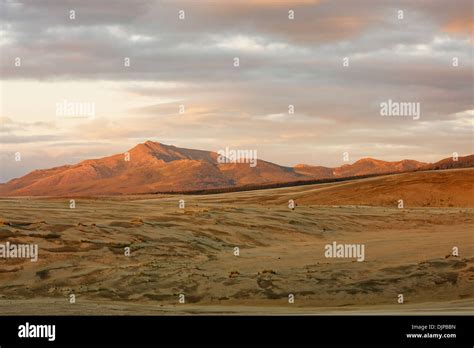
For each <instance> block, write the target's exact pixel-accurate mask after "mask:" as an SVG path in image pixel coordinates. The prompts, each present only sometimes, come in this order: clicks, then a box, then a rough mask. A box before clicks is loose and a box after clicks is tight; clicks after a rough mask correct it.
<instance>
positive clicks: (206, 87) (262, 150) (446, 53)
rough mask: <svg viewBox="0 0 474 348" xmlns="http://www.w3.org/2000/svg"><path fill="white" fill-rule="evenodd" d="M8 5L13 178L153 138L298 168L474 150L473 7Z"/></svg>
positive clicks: (369, 1) (4, 73)
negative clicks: (69, 111)
mask: <svg viewBox="0 0 474 348" xmlns="http://www.w3.org/2000/svg"><path fill="white" fill-rule="evenodd" d="M0 1H1V5H0V17H1V18H0V19H1V27H0V53H1V85H0V88H1V90H0V93H1V94H0V96H1V109H0V112H1V114H0V120H1V125H0V127H1V128H0V160H1V171H0V182H4V181H6V180H9V179H11V178H13V177H17V176H20V175H23V174H25V173H27V172H29V171H31V170H34V169H39V168H47V167H52V166H57V165H62V164H71V163H76V162H78V161H81V160H83V159H86V158H97V157H102V156H105V155H110V154H114V153H120V152H124V151H126V150H128V149H130V148H131V147H133V146H134V145H135V144H137V143H140V142H144V141H146V140H154V141H159V142H162V143H165V144H172V145H176V146H179V147H189V148H196V149H203V150H213V151H218V150H219V149H224V148H226V147H229V148H233V149H256V150H257V151H258V157H259V158H262V159H266V160H269V161H272V162H276V163H278V164H282V165H290V166H292V165H295V164H298V163H307V164H317V165H326V166H338V165H341V164H343V155H342V154H343V153H344V152H348V153H349V156H350V161H351V162H353V161H355V160H357V159H359V158H362V157H376V158H379V159H384V160H400V159H404V158H411V159H417V160H422V161H428V162H429V161H436V160H439V159H441V158H445V157H449V156H451V154H452V153H453V152H458V153H459V154H460V155H465V154H470V153H473V152H474V150H473V133H472V132H473V116H474V110H473V109H474V107H473V92H474V91H473V60H472V59H473V40H474V39H473V19H472V18H473V7H472V2H471V1H469V0H466V1H464V0H452V1H443V0H441V1H435V0H434V1H423V0H420V1H383V0H347V1H343V0H338V1H324V0H319V1H318V0H291V1H290V0H212V1H211V0H201V1H198V0H189V1H171V0H170V1H151V0H150V1H144V0H143V1H142V0H138V1H106V0H95V1H92V0H91V1H89V0H80V1H64V0H63V1H59V0H56V1H53V0H31V1H17V0H14V1H9V0H0ZM71 11H74V12H71ZM180 11H184V12H180ZM289 11H294V19H290V18H289ZM400 11H402V12H400ZM183 14H184V19H181V18H182V17H183ZM180 15H181V18H180ZM71 17H74V18H72V19H71ZM401 17H403V18H401ZM236 57H237V58H239V66H238V67H235V66H234V59H235V58H236ZM346 57H347V58H348V62H349V64H348V66H344V64H343V63H344V58H346ZM18 58H20V60H18ZM126 58H129V59H130V66H125V65H126V64H124V62H125V60H126ZM454 61H456V62H457V63H458V64H454ZM346 65H347V64H346ZM455 65H457V66H455ZM389 99H391V100H392V101H395V102H416V103H419V105H420V108H421V117H420V119H418V120H414V119H413V118H412V117H383V116H381V114H380V104H381V103H382V102H386V101H388V100H389ZM64 101H67V102H73V103H83V104H82V105H85V104H86V103H91V104H90V105H92V103H93V105H94V107H95V116H94V117H75V118H71V117H64V116H61V115H58V114H57V104H58V103H62V102H64ZM76 105H77V104H76ZM180 105H183V106H184V113H180ZM289 105H294V111H295V112H294V114H291V113H289V112H288V106H289ZM17 152H19V153H20V154H21V161H15V153H17Z"/></svg>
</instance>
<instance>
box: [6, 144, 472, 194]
mask: <svg viewBox="0 0 474 348" xmlns="http://www.w3.org/2000/svg"><path fill="white" fill-rule="evenodd" d="M218 157H219V155H218V154H217V153H216V152H210V151H202V150H193V149H185V148H179V147H175V146H171V145H165V144H161V143H158V142H152V141H147V142H145V143H143V144H138V145H136V146H135V147H133V148H132V149H130V150H129V151H128V152H127V153H125V154H124V153H121V154H116V155H113V156H108V157H104V158H99V159H90V160H85V161H82V162H80V163H77V164H74V165H64V166H60V167H55V168H51V169H42V170H35V171H33V172H31V173H29V174H27V175H24V176H22V177H20V178H16V179H12V180H10V181H9V182H7V183H5V184H1V185H0V196H71V195H72V196H95V195H116V194H139V193H155V192H183V191H193V190H212V189H220V188H235V187H241V186H249V185H267V184H273V183H291V182H296V181H305V180H319V179H332V178H347V177H354V176H364V175H374V174H384V173H401V172H408V171H414V170H435V169H449V168H456V167H472V166H474V155H470V156H465V157H459V160H458V161H453V160H452V158H447V159H444V160H441V161H439V162H436V163H434V164H430V163H423V162H418V161H414V160H402V161H398V162H387V161H381V160H377V159H372V158H364V159H360V160H358V161H357V162H355V163H353V164H345V165H342V166H340V167H336V168H329V167H322V166H311V165H305V164H299V165H296V166H295V167H285V166H280V165H277V164H274V163H271V162H267V161H264V160H260V159H259V160H258V162H257V165H256V166H255V167H252V166H250V165H249V164H248V163H219V162H222V161H218Z"/></svg>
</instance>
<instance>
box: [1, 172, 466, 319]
mask: <svg viewBox="0 0 474 348" xmlns="http://www.w3.org/2000/svg"><path fill="white" fill-rule="evenodd" d="M431 173H434V175H433V176H430V175H429V174H426V173H421V172H420V173H410V174H400V175H397V176H384V177H379V178H371V179H364V180H357V181H354V182H349V183H347V182H345V183H335V184H324V185H308V186H299V187H290V188H281V189H271V190H259V191H251V192H236V193H226V194H215V195H203V196H172V195H147V196H120V197H117V196H115V197H100V198H82V199H76V208H75V209H70V208H69V200H68V199H65V198H2V199H0V219H1V222H0V243H5V242H6V241H9V242H10V243H34V244H38V246H39V260H38V262H30V261H29V260H23V259H20V260H19V259H16V260H15V259H0V311H1V313H3V314H167V315H168V314H169V315H173V314H270V315H271V314H303V315H305V314H354V313H359V314H361V313H362V314H397V313H409V314H411V313H413V314H416V313H449V314H453V313H457V314H473V313H474V237H473V236H474V229H473V226H474V204H471V198H472V196H470V195H471V193H472V180H471V179H472V174H473V173H474V171H473V170H472V169H465V170H452V171H444V172H431ZM439 173H445V174H444V176H443V175H442V176H439ZM466 178H467V179H466ZM469 181H470V182H471V186H470V187H471V191H469V187H468V186H466V187H464V186H463V187H462V189H461V190H459V187H458V186H459V183H460V182H461V183H462V185H464V184H463V183H465V182H467V184H469ZM437 182H441V184H442V185H443V187H444V193H443V194H444V195H445V196H446V197H445V196H443V198H442V200H441V199H440V198H439V195H436V194H435V195H430V194H429V192H432V191H430V189H429V188H431V189H432V188H433V187H437V186H436V185H439V183H438V184H437ZM397 183H398V184H397ZM417 183H418V187H417ZM427 185H428V186H427ZM341 187H345V189H344V190H342V189H341ZM400 187H401V188H402V191H404V192H405V193H406V197H404V198H405V201H406V204H405V208H404V209H399V208H397V204H396V198H397V197H398V196H397V192H399V191H396V192H395V193H394V190H395V189H396V190H398V189H399V188H400ZM427 187H428V188H427ZM380 190H382V191H383V192H385V194H381V193H380V192H381V191H380ZM427 192H428V193H427ZM390 195H393V196H390ZM351 196H352V199H351ZM469 196H470V197H469ZM368 197H369V198H368ZM370 197H371V198H370ZM387 197H388V198H387ZM410 197H413V198H415V197H416V201H415V200H414V199H412V200H411V202H410ZM179 199H184V200H185V204H186V207H185V208H184V209H180V208H179V207H178V201H179ZM288 199H295V200H296V203H297V207H296V209H295V210H291V209H289V208H288V207H287V201H288ZM394 200H395V202H394ZM428 203H429V204H428ZM456 204H457V205H459V206H456ZM333 241H336V242H338V243H349V244H353V243H359V244H364V246H365V261H364V262H357V261H356V260H355V259H349V258H339V259H337V258H332V259H330V258H326V257H325V255H324V248H325V245H326V244H329V243H332V242H333ZM126 247H130V248H131V254H130V256H125V255H124V248H126ZM235 247H238V248H239V250H240V255H239V256H235V254H234V251H235V250H234V248H235ZM453 247H458V248H459V256H453V255H452V248H453ZM70 294H74V295H75V296H76V303H75V304H70V303H69V302H68V301H69V295H70ZM180 294H184V295H185V303H184V304H181V303H179V295H180ZM289 294H293V295H294V298H295V301H294V303H289V301H288V296H289ZM399 294H403V296H404V303H403V304H399V303H398V302H397V300H398V295H399Z"/></svg>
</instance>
